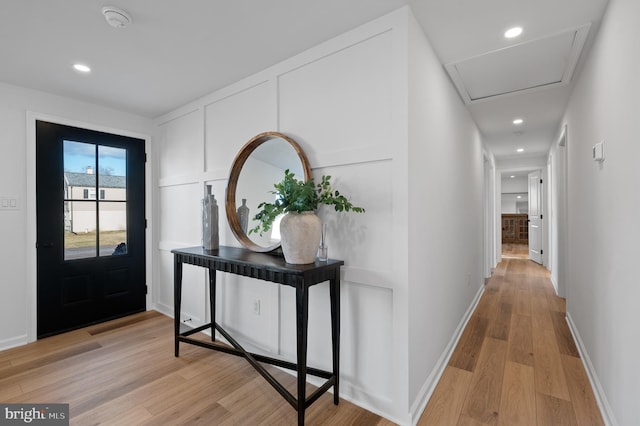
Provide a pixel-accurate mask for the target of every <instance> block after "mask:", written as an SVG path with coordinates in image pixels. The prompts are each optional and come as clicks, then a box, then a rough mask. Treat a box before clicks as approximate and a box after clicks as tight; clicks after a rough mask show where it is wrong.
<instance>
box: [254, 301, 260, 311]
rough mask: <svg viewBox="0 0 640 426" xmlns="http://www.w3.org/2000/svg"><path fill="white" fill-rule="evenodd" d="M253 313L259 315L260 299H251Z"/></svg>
mask: <svg viewBox="0 0 640 426" xmlns="http://www.w3.org/2000/svg"><path fill="white" fill-rule="evenodd" d="M253 313H254V314H255V315H260V299H254V300H253Z"/></svg>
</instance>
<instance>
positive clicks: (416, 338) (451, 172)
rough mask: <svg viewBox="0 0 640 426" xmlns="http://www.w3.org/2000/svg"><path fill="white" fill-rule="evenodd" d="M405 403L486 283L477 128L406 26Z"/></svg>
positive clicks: (425, 380) (424, 383)
mask: <svg viewBox="0 0 640 426" xmlns="http://www.w3.org/2000/svg"><path fill="white" fill-rule="evenodd" d="M409 30H410V33H409V57H410V59H409V76H410V79H409V93H410V95H409V160H408V164H409V169H408V170H409V175H408V177H407V178H408V188H409V190H408V197H409V215H408V220H407V226H408V230H409V246H408V247H409V277H408V279H409V294H408V296H409V336H408V338H409V373H410V374H409V402H410V404H411V413H412V415H413V418H414V421H415V420H417V418H418V416H419V415H420V413H421V411H422V408H424V405H425V404H426V401H427V398H428V397H429V396H430V394H431V392H432V391H433V387H434V386H435V384H436V382H437V380H438V378H439V375H438V373H439V372H441V371H442V369H443V368H444V366H445V364H446V359H445V357H444V355H445V354H447V353H448V351H450V350H451V349H452V336H456V333H457V330H458V329H459V327H460V325H461V321H462V320H463V318H464V317H465V312H467V310H468V308H469V306H470V305H471V304H472V302H473V301H474V297H475V296H477V295H478V294H479V291H480V290H481V289H482V287H483V284H484V275H483V259H484V247H483V239H484V238H483V226H484V223H483V217H484V212H483V205H484V204H483V202H484V201H483V195H484V179H485V177H484V155H483V152H482V143H481V137H480V133H479V131H478V129H477V127H476V126H475V124H474V122H473V120H472V119H471V117H470V115H469V113H468V111H467V110H466V108H465V106H464V104H463V103H462V101H461V100H460V97H459V96H458V94H457V92H456V91H455V89H454V87H453V86H452V85H451V83H450V82H449V79H448V77H447V75H446V73H445V72H444V70H443V68H442V65H441V64H440V62H439V60H438V58H437V57H436V55H435V53H434V52H433V49H432V48H431V46H430V45H429V42H428V40H427V38H426V37H425V35H424V34H423V32H422V31H421V29H420V27H419V25H418V24H417V23H416V21H415V20H414V19H413V17H411V19H410V26H409Z"/></svg>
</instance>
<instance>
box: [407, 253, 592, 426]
mask: <svg viewBox="0 0 640 426" xmlns="http://www.w3.org/2000/svg"><path fill="white" fill-rule="evenodd" d="M579 356H580V355H579V353H578V350H577V348H576V345H575V342H574V341H573V337H572V335H571V332H570V331H569V327H568V325H567V322H566V320H565V303H564V299H561V298H559V297H557V296H556V295H555V292H554V290H553V287H552V285H551V281H550V280H549V275H548V272H547V271H546V270H545V269H544V268H543V267H542V266H540V265H537V264H536V263H534V262H532V261H530V260H526V259H518V258H514V257H509V258H505V257H503V261H502V262H501V263H500V265H498V268H497V270H496V273H495V274H494V276H493V277H492V278H491V279H490V280H489V282H488V283H487V286H486V288H485V292H484V294H483V295H482V298H481V299H480V302H479V303H478V306H477V308H476V310H475V311H474V313H473V315H472V317H471V318H470V320H469V323H468V324H467V326H466V328H465V330H464V332H463V334H462V336H461V338H460V341H459V343H458V345H457V347H456V349H455V351H454V353H453V355H452V357H451V359H450V361H449V364H448V365H447V367H446V369H445V372H444V374H443V376H442V378H441V379H440V382H439V383H438V385H437V387H436V390H435V391H434V394H433V395H432V397H431V400H430V401H429V403H428V404H427V407H426V409H425V411H424V413H423V414H422V417H421V418H420V420H419V422H418V425H438V426H440V425H509V426H511V425H527V426H531V425H540V426H548V425H563V426H564V425H580V426H582V425H603V424H604V423H603V421H602V417H601V415H600V411H599V409H598V406H597V404H596V400H595V397H594V395H593V392H592V390H591V385H590V384H589V380H588V378H587V375H586V372H585V370H584V367H583V365H582V362H581V360H580V358H579Z"/></svg>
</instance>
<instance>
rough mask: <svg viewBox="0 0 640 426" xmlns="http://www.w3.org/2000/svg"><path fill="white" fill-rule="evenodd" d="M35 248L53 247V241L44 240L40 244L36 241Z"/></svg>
mask: <svg viewBox="0 0 640 426" xmlns="http://www.w3.org/2000/svg"><path fill="white" fill-rule="evenodd" d="M36 248H53V243H52V242H51V241H46V242H44V243H42V244H40V243H36Z"/></svg>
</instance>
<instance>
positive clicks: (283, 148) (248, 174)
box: [225, 132, 311, 252]
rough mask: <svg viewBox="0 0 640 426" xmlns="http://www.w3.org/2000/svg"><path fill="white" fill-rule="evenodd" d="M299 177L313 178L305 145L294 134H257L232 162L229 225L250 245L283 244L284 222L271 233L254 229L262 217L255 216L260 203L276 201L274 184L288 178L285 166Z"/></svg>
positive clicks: (272, 247) (258, 247)
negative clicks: (256, 219) (281, 226)
mask: <svg viewBox="0 0 640 426" xmlns="http://www.w3.org/2000/svg"><path fill="white" fill-rule="evenodd" d="M287 169H288V170H289V171H290V172H291V173H294V174H295V176H296V179H299V180H307V179H310V178H311V168H310V167H309V161H308V160H307V157H306V155H305V154H304V152H303V151H302V148H300V146H299V145H298V144H297V143H296V142H295V141H294V140H293V139H291V138H290V137H288V136H286V135H284V134H282V133H278V132H265V133H260V134H259V135H256V136H254V137H253V138H252V139H251V140H249V142H247V143H246V144H245V145H244V146H243V147H242V148H241V149H240V151H239V152H238V154H237V155H236V158H235V159H234V161H233V164H232V166H231V171H230V173H229V182H228V184H227V194H226V204H225V210H226V213H227V220H228V221H229V227H230V228H231V231H232V232H233V234H234V235H235V237H236V239H237V240H238V241H239V242H240V243H241V244H242V245H243V246H245V247H246V248H248V249H250V250H253V251H258V252H267V251H272V250H275V249H277V248H278V247H280V223H279V220H278V221H277V222H276V223H275V224H274V226H273V227H272V229H271V230H270V231H269V232H268V233H263V234H262V235H260V234H259V233H251V234H250V235H249V233H248V230H251V229H253V228H255V227H256V226H257V225H258V221H254V220H253V217H254V216H255V215H256V213H257V212H258V205H260V204H261V203H264V202H273V201H274V199H275V195H274V194H272V193H271V192H272V191H273V190H274V187H273V186H274V184H276V183H278V182H280V181H281V180H282V179H283V178H284V172H285V170H287Z"/></svg>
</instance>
